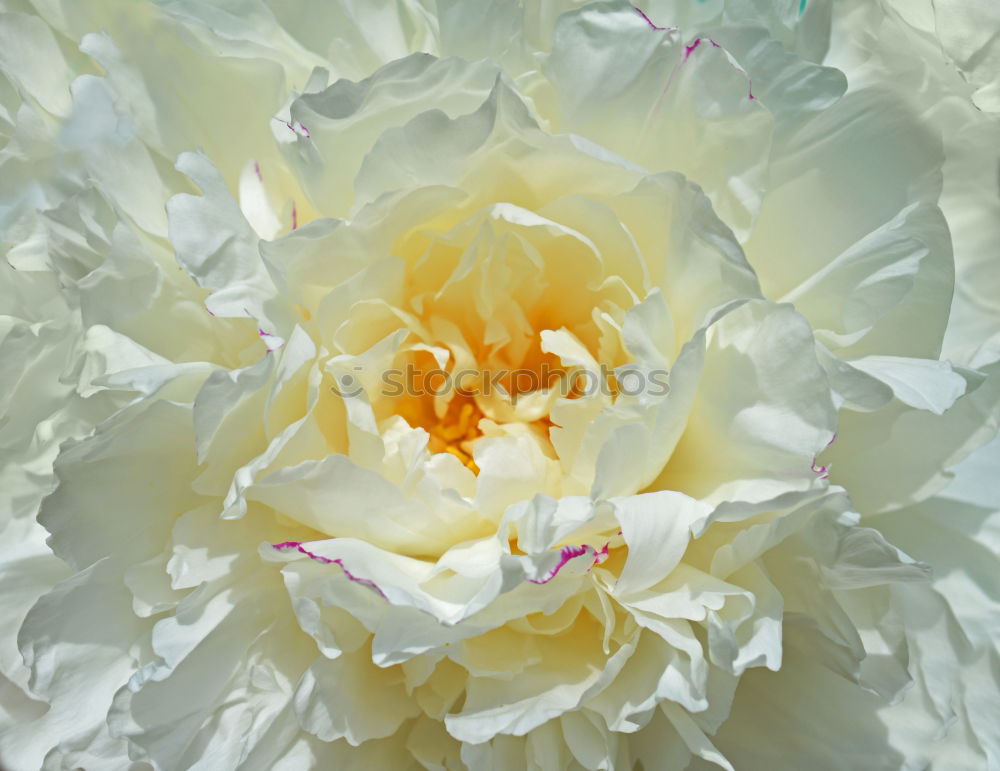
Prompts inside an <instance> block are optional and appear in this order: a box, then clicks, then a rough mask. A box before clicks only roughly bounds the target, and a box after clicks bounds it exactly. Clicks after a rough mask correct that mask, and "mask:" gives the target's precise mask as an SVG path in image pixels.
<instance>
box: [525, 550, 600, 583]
mask: <svg viewBox="0 0 1000 771" xmlns="http://www.w3.org/2000/svg"><path fill="white" fill-rule="evenodd" d="M588 551H593V549H592V548H591V547H590V546H565V547H563V550H562V551H561V552H560V553H559V563H558V564H557V565H556V566H555V567H554V568H552V570H550V571H549V572H548V574H547V575H546V576H545V578H529V579H528V580H529V581H531V583H533V584H547V583H548V582H549V581H551V580H552V579H553V578H555V577H556V576H557V575H558V574H559V571H560V570H562V569H563V566H565V565H566V563H568V562H569V561H570V560H574V559H576V558H577V557H581V556H583V555H584V554H586V553H587V552H588Z"/></svg>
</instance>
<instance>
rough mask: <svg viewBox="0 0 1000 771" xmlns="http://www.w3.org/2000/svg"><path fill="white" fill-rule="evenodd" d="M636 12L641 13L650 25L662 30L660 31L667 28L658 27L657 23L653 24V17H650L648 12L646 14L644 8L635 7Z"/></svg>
mask: <svg viewBox="0 0 1000 771" xmlns="http://www.w3.org/2000/svg"><path fill="white" fill-rule="evenodd" d="M632 7H633V8H635V6H632ZM635 12H636V13H637V14H639V15H640V16H641V17H642V18H643V19H645V21H646V23H647V24H648V25H649V26H650V27H652V28H653V29H655V30H660V31H663V30H665V29H666V27H657V26H656V25H655V24H653V20H652V19H650V18H649V17H648V16H647V15H646V14H645V13H644V12H643V10H642V9H641V8H635Z"/></svg>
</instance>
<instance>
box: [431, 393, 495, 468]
mask: <svg viewBox="0 0 1000 771" xmlns="http://www.w3.org/2000/svg"><path fill="white" fill-rule="evenodd" d="M482 417H483V413H482V411H481V410H480V409H479V407H478V406H477V405H476V402H475V401H474V400H473V399H471V398H469V397H467V396H456V397H455V398H454V399H452V400H451V403H450V404H449V405H448V411H447V412H446V413H445V414H444V416H443V417H442V418H441V419H440V420H439V421H437V422H436V423H432V424H431V425H429V426H427V427H426V428H427V432H428V433H429V434H430V440H429V441H428V443H427V444H428V447H429V448H430V450H431V452H446V453H448V454H450V455H454V456H455V457H456V458H458V459H459V460H460V461H462V464H463V465H464V466H465V467H466V468H468V469H469V470H470V471H472V473H474V474H478V473H479V467H478V466H477V465H476V463H475V461H474V460H473V459H472V443H473V442H474V441H475V440H476V439H478V438H479V437H480V436H482V435H483V434H482V431H480V430H479V421H480V419H481V418H482Z"/></svg>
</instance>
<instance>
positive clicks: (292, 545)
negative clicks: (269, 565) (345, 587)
mask: <svg viewBox="0 0 1000 771" xmlns="http://www.w3.org/2000/svg"><path fill="white" fill-rule="evenodd" d="M271 548H272V549H277V550H278V551H288V550H289V549H295V550H296V551H298V552H300V553H302V554H304V555H306V556H307V557H308V558H309V559H311V560H316V562H322V563H323V564H324V565H338V566H340V569H341V570H343V571H344V575H345V576H346V577H347V579H348V580H349V581H353V582H354V583H356V584H361V585H362V586H367V587H368V588H369V589H374V590H375V591H376V592H378V594H379V596H380V597H381V598H382V599H383V600H388V599H389V598H388V597H386V596H385V592H383V591H382V590H381V589H380V588H379V586H378V584H376V583H375V582H374V581H372V580H370V579H368V578H360V577H358V576H356V575H354V574H353V573H352V572H351V571H350V570H348V569H347V568H346V567H344V562H343V560H340V559H330V558H329V557H323V556H321V555H319V554H313V553H312V552H311V551H309V550H308V549H306V547H305V546H303V545H302V542H301V541H284V542H283V543H272V544H271Z"/></svg>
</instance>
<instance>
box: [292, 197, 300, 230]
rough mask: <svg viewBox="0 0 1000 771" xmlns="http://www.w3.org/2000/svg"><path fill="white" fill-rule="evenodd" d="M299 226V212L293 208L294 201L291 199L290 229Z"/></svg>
mask: <svg viewBox="0 0 1000 771" xmlns="http://www.w3.org/2000/svg"><path fill="white" fill-rule="evenodd" d="M298 226H299V212H298V210H297V209H296V208H295V201H292V230H295V229H296V228H297V227H298Z"/></svg>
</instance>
